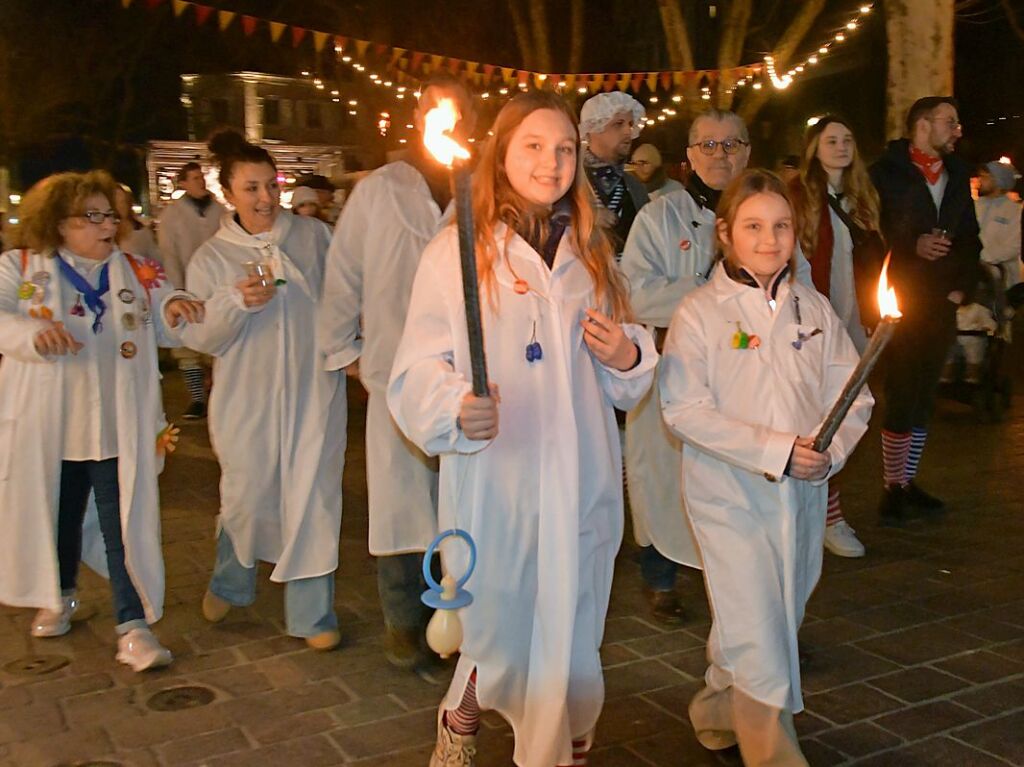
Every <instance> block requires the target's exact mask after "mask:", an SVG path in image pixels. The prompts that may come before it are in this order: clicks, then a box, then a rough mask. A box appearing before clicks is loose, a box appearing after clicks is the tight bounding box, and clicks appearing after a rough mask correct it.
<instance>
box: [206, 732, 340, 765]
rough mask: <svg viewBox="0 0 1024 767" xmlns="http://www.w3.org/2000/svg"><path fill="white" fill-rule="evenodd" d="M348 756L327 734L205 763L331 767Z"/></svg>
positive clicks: (243, 752) (230, 755)
mask: <svg viewBox="0 0 1024 767" xmlns="http://www.w3.org/2000/svg"><path fill="white" fill-rule="evenodd" d="M344 761H345V757H344V756H343V755H342V754H341V752H339V751H338V749H337V748H335V746H334V744H333V743H331V741H330V739H329V738H328V737H326V736H325V735H313V736H311V737H308V738H296V739H295V740H286V741H284V742H283V743H274V744H273V745H270V746H264V747H262V748H256V749H253V750H251V751H239V752H236V753H234V754H229V755H227V756H220V757H216V758H214V759H210V760H207V761H206V762H205V764H206V765H208V767H252V765H257V764H266V765H310V767H312V765H316V766H317V767H329V766H330V765H333V764H343V763H344Z"/></svg>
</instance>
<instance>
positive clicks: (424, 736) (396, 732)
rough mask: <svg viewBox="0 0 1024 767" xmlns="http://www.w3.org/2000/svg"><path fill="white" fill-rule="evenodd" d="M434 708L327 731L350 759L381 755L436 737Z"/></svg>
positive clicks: (435, 712) (421, 743)
mask: <svg viewBox="0 0 1024 767" xmlns="http://www.w3.org/2000/svg"><path fill="white" fill-rule="evenodd" d="M436 726H437V711H436V710H434V711H418V712H416V713H412V714H404V715H402V716H399V717H396V718H394V719H390V720H388V723H387V726H386V727H382V726H381V725H380V724H379V723H377V722H373V723H371V724H363V725H358V726H356V727H346V728H343V729H337V730H334V731H332V732H331V733H330V738H331V740H333V741H334V742H335V743H336V744H337V745H338V746H339V747H340V748H341V749H342V750H343V751H344V752H345V754H346V756H348V757H349V758H351V759H361V758H365V757H368V756H380V755H382V754H387V753H390V752H392V751H401V750H403V749H407V748H410V747H412V746H419V745H424V744H427V743H433V742H434V740H435V738H436V737H437V733H436V729H435V728H436Z"/></svg>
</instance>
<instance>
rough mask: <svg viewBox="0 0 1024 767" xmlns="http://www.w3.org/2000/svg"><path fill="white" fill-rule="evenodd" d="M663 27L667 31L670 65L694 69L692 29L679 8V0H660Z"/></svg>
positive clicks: (676, 67)
mask: <svg viewBox="0 0 1024 767" xmlns="http://www.w3.org/2000/svg"><path fill="white" fill-rule="evenodd" d="M658 13H660V14H661V27H662V29H663V30H664V31H665V44H666V48H667V49H668V60H669V65H670V66H671V67H672V69H685V70H691V69H693V68H694V67H693V47H692V46H691V45H690V31H689V30H688V29H687V28H686V19H684V18H683V12H682V11H681V10H680V8H679V2H678V0H658Z"/></svg>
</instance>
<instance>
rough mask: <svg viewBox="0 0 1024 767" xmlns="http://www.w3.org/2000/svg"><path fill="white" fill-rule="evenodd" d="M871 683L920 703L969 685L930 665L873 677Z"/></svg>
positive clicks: (909, 701)
mask: <svg viewBox="0 0 1024 767" xmlns="http://www.w3.org/2000/svg"><path fill="white" fill-rule="evenodd" d="M870 684H871V686H872V687H877V688H878V689H879V690H882V692H885V693H888V694H889V695H892V696H893V697H896V698H900V699H901V700H905V701H907V702H908V703H920V702H921V701H925V700H929V699H931V698H937V697H939V696H942V695H948V694H949V693H951V692H956V691H957V690H962V689H964V688H965V687H967V686H968V683H967V682H965V681H964V680H963V679H958V678H957V677H954V676H950V675H949V674H944V673H943V672H941V671H936V670H935V669H933V668H930V667H928V666H918V667H916V668H910V669H906V670H905V671H897V672H896V673H894V674H887V675H885V676H883V677H878V678H875V679H872V680H871V682H870Z"/></svg>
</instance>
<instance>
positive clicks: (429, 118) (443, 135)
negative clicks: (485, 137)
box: [423, 99, 469, 168]
mask: <svg viewBox="0 0 1024 767" xmlns="http://www.w3.org/2000/svg"><path fill="white" fill-rule="evenodd" d="M459 117H460V115H459V110H457V109H456V108H455V102H454V101H453V100H452V99H441V100H440V101H438V102H437V106H436V107H434V108H433V109H431V110H430V111H429V112H427V114H426V116H425V117H424V118H423V122H424V125H423V143H424V145H425V146H426V147H427V150H428V151H429V152H430V153H431V154H432V155H434V158H435V159H436V160H437V161H438V162H439V163H441V164H442V165H447V166H448V167H449V168H450V167H452V163H453V162H454V161H455V158H459V159H460V160H468V159H469V152H468V151H467V150H466V149H464V148H463V147H462V146H460V145H459V143H458V142H457V141H456V140H455V139H453V138H452V137H451V136H450V135H448V134H450V133H451V132H452V130H454V128H455V124H456V123H457V122H458V121H459Z"/></svg>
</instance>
